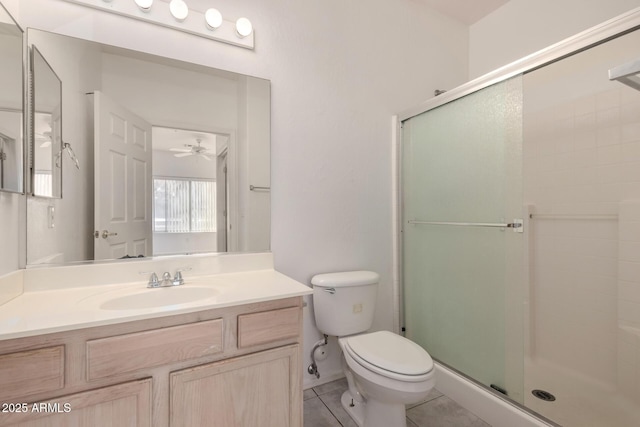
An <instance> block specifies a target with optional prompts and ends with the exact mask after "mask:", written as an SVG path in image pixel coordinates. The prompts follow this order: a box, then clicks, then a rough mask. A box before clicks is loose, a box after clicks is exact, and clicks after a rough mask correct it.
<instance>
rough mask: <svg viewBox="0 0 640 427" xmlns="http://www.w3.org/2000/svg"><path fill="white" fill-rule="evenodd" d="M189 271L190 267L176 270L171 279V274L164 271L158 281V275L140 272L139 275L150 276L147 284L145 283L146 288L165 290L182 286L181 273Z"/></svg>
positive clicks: (150, 272)
mask: <svg viewBox="0 0 640 427" xmlns="http://www.w3.org/2000/svg"><path fill="white" fill-rule="evenodd" d="M189 270H191V267H187V268H182V269H179V270H176V274H175V276H173V278H172V277H171V273H169V272H168V271H165V272H164V273H163V274H162V280H159V279H158V275H157V274H156V273H154V272H152V271H141V272H140V274H151V276H149V282H147V288H166V287H169V286H180V285H184V278H183V277H182V272H183V271H189Z"/></svg>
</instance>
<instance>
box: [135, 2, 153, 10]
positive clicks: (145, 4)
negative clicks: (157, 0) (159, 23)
mask: <svg viewBox="0 0 640 427" xmlns="http://www.w3.org/2000/svg"><path fill="white" fill-rule="evenodd" d="M134 1H135V2H136V5H138V7H139V8H140V10H141V11H143V12H149V10H151V6H153V0H134Z"/></svg>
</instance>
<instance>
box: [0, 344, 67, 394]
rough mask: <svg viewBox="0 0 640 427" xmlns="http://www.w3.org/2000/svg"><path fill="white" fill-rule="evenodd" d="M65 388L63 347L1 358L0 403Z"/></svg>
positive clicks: (21, 352)
mask: <svg viewBox="0 0 640 427" xmlns="http://www.w3.org/2000/svg"><path fill="white" fill-rule="evenodd" d="M63 387H64V346H62V345H60V346H56V347H47V348H39V349H36V350H29V351H20V352H17V353H10V354H3V355H1V356H0V401H2V402H7V401H10V400H11V399H12V398H17V397H21V396H28V395H31V394H36V393H42V392H46V391H53V390H59V389H61V388H63Z"/></svg>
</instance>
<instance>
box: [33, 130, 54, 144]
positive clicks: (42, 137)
mask: <svg viewBox="0 0 640 427" xmlns="http://www.w3.org/2000/svg"><path fill="white" fill-rule="evenodd" d="M35 135H36V142H37V143H39V144H40V148H47V147H49V146H51V130H47V131H45V132H43V133H38V132H36V133H35Z"/></svg>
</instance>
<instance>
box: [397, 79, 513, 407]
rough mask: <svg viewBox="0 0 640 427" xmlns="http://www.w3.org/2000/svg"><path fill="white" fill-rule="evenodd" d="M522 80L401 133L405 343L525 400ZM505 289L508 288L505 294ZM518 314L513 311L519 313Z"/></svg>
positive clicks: (444, 109)
mask: <svg viewBox="0 0 640 427" xmlns="http://www.w3.org/2000/svg"><path fill="white" fill-rule="evenodd" d="M521 80H522V79H521V77H519V76H518V77H515V78H513V79H511V80H508V81H506V82H503V83H500V84H497V85H494V86H491V87H489V88H486V89H484V90H482V91H479V92H476V93H474V94H471V95H469V96H466V97H464V98H461V99H458V100H456V101H454V102H451V103H449V104H445V105H443V106H441V107H439V108H437V109H434V110H431V111H428V112H426V113H424V114H421V115H419V116H417V117H414V118H412V119H410V120H407V121H406V122H404V123H403V141H402V144H403V165H402V169H403V231H404V233H403V245H404V247H403V263H404V266H403V268H404V275H403V278H404V296H405V326H406V329H407V336H408V337H409V338H411V339H412V340H414V341H416V342H417V343H419V344H420V345H422V346H423V347H424V348H426V349H427V351H429V353H430V354H431V355H432V356H433V357H434V358H436V359H438V360H440V361H442V362H444V363H445V364H447V365H449V366H452V367H453V368H455V369H457V370H459V371H462V372H463V373H465V374H467V375H469V376H471V377H472V378H474V379H476V380H478V381H480V382H482V383H484V384H486V385H487V386H489V385H495V386H498V387H499V388H502V389H505V390H507V392H508V394H509V396H510V397H511V398H513V399H515V400H518V401H521V400H522V313H521V310H520V307H522V295H521V292H520V289H521V286H520V284H521V271H522V270H521V266H522V256H521V254H522V236H523V234H521V233H514V232H513V231H512V230H511V229H506V228H484V227H476V226H453V225H430V224H415V225H412V224H409V221H427V222H462V223H491V224H500V223H505V222H508V223H510V222H513V220H514V219H515V218H522V216H523V214H522V193H521V188H522V178H521V165H522V158H521V151H522V150H521V147H522V131H521V128H522V117H521V102H522V89H521ZM507 284H508V286H507ZM511 303H513V304H515V307H517V309H516V310H514V309H513V307H514V305H512V304H511Z"/></svg>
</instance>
